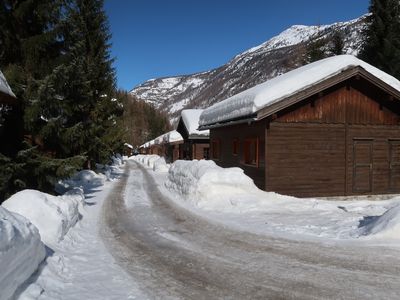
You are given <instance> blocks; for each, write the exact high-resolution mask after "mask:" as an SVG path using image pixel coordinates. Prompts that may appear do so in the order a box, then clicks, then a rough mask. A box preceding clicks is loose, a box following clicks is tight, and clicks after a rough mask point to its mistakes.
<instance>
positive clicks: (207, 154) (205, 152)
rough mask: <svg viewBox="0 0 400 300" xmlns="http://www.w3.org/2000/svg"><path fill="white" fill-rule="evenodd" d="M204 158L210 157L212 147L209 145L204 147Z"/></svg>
mask: <svg viewBox="0 0 400 300" xmlns="http://www.w3.org/2000/svg"><path fill="white" fill-rule="evenodd" d="M203 158H204V159H210V148H208V147H206V148H203Z"/></svg>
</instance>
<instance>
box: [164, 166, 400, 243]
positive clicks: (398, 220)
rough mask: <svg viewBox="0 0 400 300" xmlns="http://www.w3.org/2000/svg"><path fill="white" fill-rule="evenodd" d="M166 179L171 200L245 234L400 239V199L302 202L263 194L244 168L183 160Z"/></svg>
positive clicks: (171, 170)
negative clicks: (246, 232) (248, 232)
mask: <svg viewBox="0 0 400 300" xmlns="http://www.w3.org/2000/svg"><path fill="white" fill-rule="evenodd" d="M159 175H162V174H159ZM160 178H164V179H163V182H164V187H165V189H166V192H169V193H171V199H176V200H177V201H178V203H181V204H182V205H184V206H185V207H187V208H188V209H190V210H194V211H195V212H196V213H200V214H205V216H207V218H213V219H215V220H218V221H219V222H224V223H226V224H228V225H232V226H234V227H238V228H239V229H241V230H243V229H248V230H249V231H251V232H256V233H258V234H265V233H270V234H279V235H282V236H284V237H288V238H293V237H295V238H297V237H300V236H305V237H307V238H315V237H318V238H330V239H357V238H362V237H366V236H368V238H381V237H382V238H391V239H397V240H400V197H397V198H393V199H388V196H374V199H376V200H382V201H367V200H365V199H368V198H365V199H364V198H361V199H360V198H357V197H355V198H354V199H353V198H352V199H349V200H346V201H341V200H335V199H332V200H322V199H315V198H308V199H299V198H296V197H291V196H285V195H280V194H277V193H274V192H265V191H261V190H259V189H258V188H257V187H256V186H255V185H254V183H253V181H252V180H251V179H250V178H249V177H248V176H246V175H245V174H244V173H243V170H242V169H240V168H221V167H219V166H217V165H216V164H215V163H214V162H213V161H205V160H201V161H196V160H194V161H180V160H178V161H176V162H175V163H173V164H172V165H171V167H170V169H169V172H168V176H167V178H166V179H165V177H160ZM339 199H340V198H339ZM383 199H385V200H383Z"/></svg>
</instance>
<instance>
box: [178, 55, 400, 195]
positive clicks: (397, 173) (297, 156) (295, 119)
mask: <svg viewBox="0 0 400 300" xmlns="http://www.w3.org/2000/svg"><path fill="white" fill-rule="evenodd" d="M182 122H183V121H182ZM182 125H183V124H182ZM182 125H181V126H182ZM399 125H400V81H398V80H397V79H395V78H394V77H392V76H390V75H388V74H386V73H384V72H382V71H380V70H378V69H376V68H375V67H373V66H371V65H369V64H367V63H365V62H363V61H361V60H359V59H357V58H355V57H353V56H350V55H341V56H335V57H331V58H327V59H324V60H321V61H318V62H314V63H312V64H309V65H306V66H303V67H300V68H298V69H296V70H293V71H291V72H288V73H286V74H283V75H281V76H278V77H276V78H274V79H271V80H269V81H267V82H264V83H262V84H259V85H257V86H255V87H253V88H251V89H248V90H246V91H244V92H242V93H239V94H237V95H234V96H232V97H230V98H228V99H226V100H224V101H222V102H219V103H217V104H215V105H213V106H211V107H209V108H207V109H205V110H204V111H203V113H202V114H201V118H200V129H204V130H210V140H211V143H210V150H211V152H210V153H211V158H212V159H213V160H214V161H215V162H216V163H217V164H218V165H220V166H222V167H236V166H238V167H241V168H243V169H244V171H245V173H246V174H247V175H248V176H250V177H251V178H253V180H254V182H255V183H256V184H257V186H258V187H260V188H262V189H265V190H267V191H274V192H278V193H281V194H287V195H293V196H299V197H309V196H338V195H361V194H384V193H399V192H400V126H399Z"/></svg>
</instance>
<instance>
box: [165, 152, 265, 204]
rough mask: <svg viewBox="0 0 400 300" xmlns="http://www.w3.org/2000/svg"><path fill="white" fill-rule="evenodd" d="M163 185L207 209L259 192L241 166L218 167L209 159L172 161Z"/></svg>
mask: <svg viewBox="0 0 400 300" xmlns="http://www.w3.org/2000/svg"><path fill="white" fill-rule="evenodd" d="M165 186H166V187H167V189H169V190H170V191H173V192H177V193H178V194H180V195H182V196H183V197H184V198H185V199H186V200H188V201H190V202H192V203H193V204H195V205H197V206H200V207H208V208H215V205H224V206H231V205H232V201H235V199H237V198H238V197H240V196H241V195H242V196H243V195H244V194H246V195H248V194H254V193H259V190H258V188H257V187H256V186H255V185H254V182H253V180H252V179H251V178H250V177H248V176H246V175H245V174H244V172H243V170H242V169H240V168H221V167H219V166H217V165H216V164H215V163H214V162H213V161H210V160H193V161H184V160H178V161H176V162H174V163H173V164H172V165H171V167H170V169H169V173H168V179H167V181H166V183H165ZM222 202H224V203H222Z"/></svg>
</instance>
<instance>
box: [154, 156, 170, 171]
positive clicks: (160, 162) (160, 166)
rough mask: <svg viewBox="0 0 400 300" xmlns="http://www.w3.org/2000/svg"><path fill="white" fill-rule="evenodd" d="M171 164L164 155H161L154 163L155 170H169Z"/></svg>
mask: <svg viewBox="0 0 400 300" xmlns="http://www.w3.org/2000/svg"><path fill="white" fill-rule="evenodd" d="M168 170H169V166H168V165H167V163H166V162H165V158H164V157H160V158H159V159H157V160H155V161H154V163H153V171H158V172H168Z"/></svg>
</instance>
